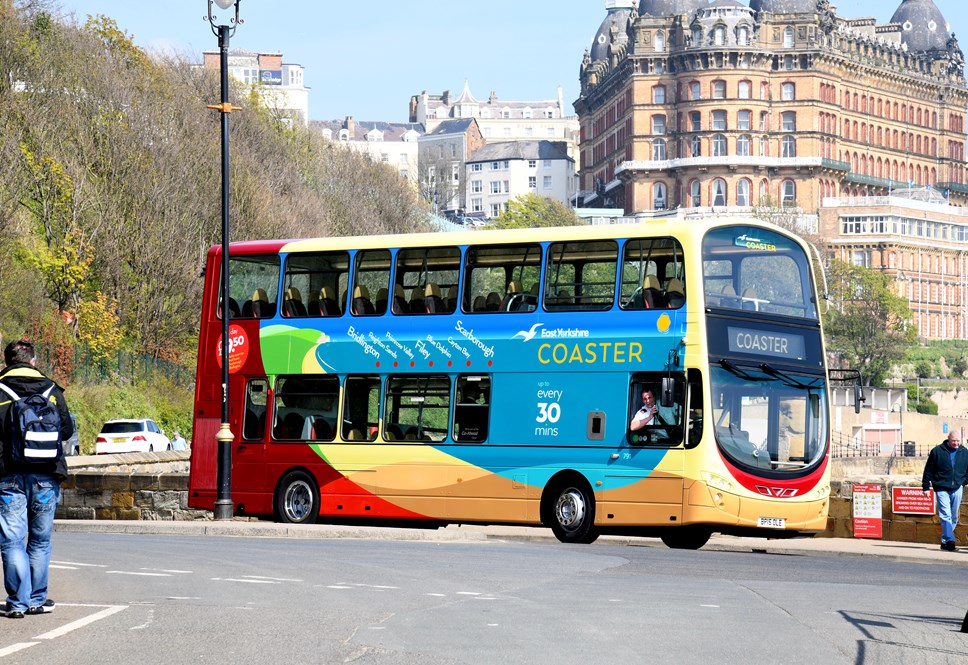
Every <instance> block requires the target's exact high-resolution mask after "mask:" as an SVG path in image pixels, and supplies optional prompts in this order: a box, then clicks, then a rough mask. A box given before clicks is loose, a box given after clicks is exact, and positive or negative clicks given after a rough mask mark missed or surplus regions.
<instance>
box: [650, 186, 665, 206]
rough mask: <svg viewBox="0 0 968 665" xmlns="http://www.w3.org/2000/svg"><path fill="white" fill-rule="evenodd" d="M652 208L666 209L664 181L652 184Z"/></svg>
mask: <svg viewBox="0 0 968 665" xmlns="http://www.w3.org/2000/svg"><path fill="white" fill-rule="evenodd" d="M652 208H653V209H655V210H665V209H666V186H665V184H664V183H661V182H657V183H655V184H654V185H652Z"/></svg>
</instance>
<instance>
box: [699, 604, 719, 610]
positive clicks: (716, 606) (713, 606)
mask: <svg viewBox="0 0 968 665" xmlns="http://www.w3.org/2000/svg"><path fill="white" fill-rule="evenodd" d="M699 607H712V608H715V609H719V605H700V606H699Z"/></svg>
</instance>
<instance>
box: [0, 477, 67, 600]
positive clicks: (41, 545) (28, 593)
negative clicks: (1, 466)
mask: <svg viewBox="0 0 968 665" xmlns="http://www.w3.org/2000/svg"><path fill="white" fill-rule="evenodd" d="M59 499H60V482H59V481H58V480H57V479H56V478H54V477H53V476H50V475H47V474H45V473H13V474H8V475H5V476H0V554H2V556H3V586H4V588H5V589H6V591H7V603H9V605H10V609H13V610H20V611H21V612H25V611H26V610H27V609H28V608H30V607H38V606H40V605H43V604H44V602H45V601H46V600H47V571H48V568H49V566H50V534H51V532H53V530H54V511H55V510H56V509H57V501H58V500H59Z"/></svg>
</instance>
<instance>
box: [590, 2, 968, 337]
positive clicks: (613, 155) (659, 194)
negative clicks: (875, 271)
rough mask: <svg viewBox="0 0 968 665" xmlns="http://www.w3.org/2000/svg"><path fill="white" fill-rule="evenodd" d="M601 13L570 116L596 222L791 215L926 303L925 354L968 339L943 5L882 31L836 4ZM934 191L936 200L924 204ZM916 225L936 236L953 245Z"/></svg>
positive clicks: (965, 182) (963, 94)
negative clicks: (600, 215)
mask: <svg viewBox="0 0 968 665" xmlns="http://www.w3.org/2000/svg"><path fill="white" fill-rule="evenodd" d="M895 1H896V0H895ZM606 10H607V14H606V16H605V19H604V21H603V22H602V24H601V26H600V28H599V29H598V32H597V33H596V35H595V38H594V41H593V43H592V45H591V48H590V49H588V50H587V51H586V53H585V56H584V59H583V62H582V64H581V70H580V78H581V89H582V92H581V96H580V98H579V99H578V101H577V102H576V103H575V106H576V109H577V110H578V115H579V121H580V123H581V141H580V150H581V173H580V189H581V192H582V194H583V204H584V205H586V206H589V207H596V208H602V207H619V208H624V210H625V214H626V215H635V216H640V217H641V216H645V217H648V216H656V215H670V214H676V215H679V216H684V217H688V212H689V211H694V212H696V213H699V212H702V211H705V212H736V211H743V210H745V211H747V212H748V211H749V210H750V209H751V208H752V207H754V206H758V205H766V206H785V207H790V208H792V209H795V210H798V211H800V212H802V213H803V214H804V215H805V216H807V217H810V218H812V219H814V220H819V221H820V225H819V230H820V231H821V232H822V233H824V234H825V238H826V240H827V241H828V242H829V243H830V244H829V249H830V251H831V254H832V255H837V256H842V257H847V258H848V259H849V260H851V261H854V262H864V264H865V265H868V266H869V267H873V268H880V269H883V270H885V271H887V272H890V273H891V274H893V275H895V277H896V279H897V280H898V289H899V291H901V290H902V289H903V291H901V292H904V293H915V292H916V294H917V295H916V296H915V297H912V300H911V304H912V309H913V310H914V311H915V312H916V313H917V312H920V314H919V317H920V320H919V329H920V332H921V334H922V336H923V337H930V338H935V337H937V338H952V337H954V338H959V339H966V338H968V329H966V316H968V312H966V295H968V292H966V286H965V285H966V281H968V276H966V273H965V271H966V270H968V265H966V258H965V257H966V252H968V237H966V236H968V233H966V229H968V216H964V215H962V214H959V213H961V212H963V210H962V209H961V207H963V206H965V205H966V204H968V172H966V161H965V138H966V136H965V113H966V108H968V85H966V81H965V76H964V58H963V55H962V52H961V50H960V48H959V47H958V43H957V41H956V40H955V38H954V35H953V34H952V32H951V30H950V28H949V26H948V24H947V23H946V21H945V19H944V16H943V15H942V14H941V11H940V10H939V9H938V7H937V6H936V5H935V4H934V2H933V1H932V0H903V1H902V2H900V5H899V6H897V8H896V10H895V11H894V13H893V15H892V16H891V18H890V21H889V22H888V23H878V21H877V20H876V19H875V18H872V17H866V18H847V17H844V16H841V15H840V14H839V13H838V10H837V8H836V7H834V6H833V5H831V4H830V2H828V0H749V5H746V4H743V3H741V2H738V1H736V0H713V2H707V0H641V1H640V2H635V1H633V0H609V1H608V2H606ZM925 188H933V190H935V191H936V192H937V194H938V196H937V197H936V198H937V199H938V200H933V199H932V200H918V199H919V198H924V197H919V196H917V195H916V193H917V191H918V190H924V189H925ZM901 190H903V191H901ZM895 204H896V205H895ZM878 205H880V206H881V207H878ZM912 206H914V207H913V208H912ZM673 211H674V212H673ZM859 216H864V217H865V219H866V218H869V219H868V221H870V222H871V224H870V225H866V224H865V225H858V224H856V223H855V222H858V221H860V220H859V219H858V217H859ZM911 217H915V218H918V217H920V218H921V219H922V220H924V219H928V218H931V219H932V221H933V222H937V223H938V224H939V227H938V228H939V229H940V228H942V227H943V228H944V229H946V230H947V233H948V234H949V235H947V236H946V238H945V242H943V243H941V242H936V241H934V240H935V239H933V238H932V237H930V236H926V235H924V233H926V232H925V231H924V229H923V228H922V229H921V230H920V231H918V228H919V227H918V226H917V225H914V226H912V225H911V224H909V223H907V221H906V220H909V219H910V218H911ZM885 220H891V221H890V222H889V223H888V222H886V221H885ZM880 222H884V223H880ZM932 228H933V227H932ZM860 229H865V231H864V233H863V234H861V233H859V230H860ZM873 229H877V230H876V231H868V230H873ZM872 233H873V237H872V235H871V234H872ZM939 233H940V231H939ZM828 234H832V235H828ZM861 235H862V236H863V237H858V236H861ZM936 240H941V237H940V236H938V237H937V239H936ZM941 245H944V247H943V249H942V247H941ZM872 246H877V247H882V248H885V249H884V251H880V250H872V249H871V247H872ZM888 247H890V248H893V249H887V248H888ZM929 255H930V256H929ZM892 257H893V258H892ZM892 261H893V262H892ZM915 265H917V266H918V267H917V268H912V267H910V266H915ZM912 271H913V272H912ZM912 274H917V275H920V276H921V277H919V279H923V282H921V283H925V284H928V286H926V287H924V288H919V289H915V287H914V285H915V284H916V283H917V282H916V281H912V280H913V278H912V277H911V275H912ZM935 278H937V279H935ZM931 284H934V285H935V286H931ZM909 297H910V296H909ZM917 298H920V299H921V300H918V299H917ZM932 317H934V318H932Z"/></svg>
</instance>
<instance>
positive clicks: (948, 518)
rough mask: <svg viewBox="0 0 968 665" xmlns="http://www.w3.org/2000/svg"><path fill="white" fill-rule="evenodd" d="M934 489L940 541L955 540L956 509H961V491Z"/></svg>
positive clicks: (959, 489) (960, 489)
mask: <svg viewBox="0 0 968 665" xmlns="http://www.w3.org/2000/svg"><path fill="white" fill-rule="evenodd" d="M962 489H963V488H961V487H959V488H958V489H956V490H935V491H934V495H935V496H936V497H937V500H938V518H939V519H940V520H941V542H942V543H947V542H952V543H953V542H954V541H955V527H956V526H958V511H959V510H960V509H961V491H962Z"/></svg>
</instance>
